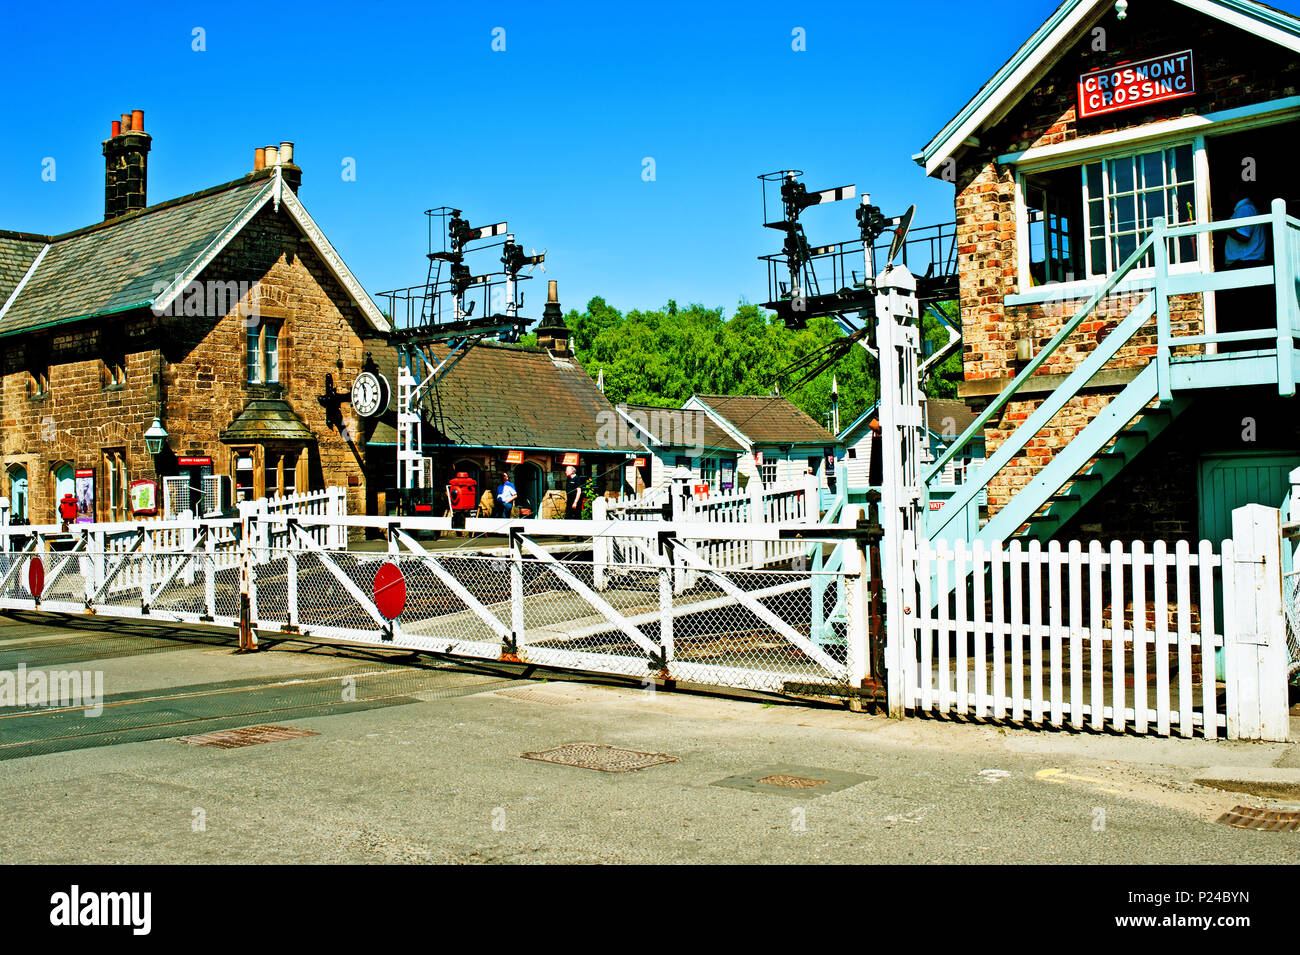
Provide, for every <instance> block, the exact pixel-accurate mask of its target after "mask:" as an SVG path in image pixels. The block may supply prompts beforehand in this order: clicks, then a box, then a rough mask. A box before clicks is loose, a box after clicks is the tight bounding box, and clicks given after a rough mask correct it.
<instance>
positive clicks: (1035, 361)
mask: <svg viewBox="0 0 1300 955" xmlns="http://www.w3.org/2000/svg"><path fill="white" fill-rule="evenodd" d="M1157 221H1162V220H1157ZM1156 234H1157V230H1156V229H1154V228H1153V229H1152V230H1151V234H1150V235H1148V236H1147V237H1146V239H1144V240H1143V241H1142V243H1141V244H1140V245H1139V246H1138V247H1137V249H1135V250H1134V252H1133V254H1132V255H1130V256H1129V257H1128V258H1127V259H1125V260H1124V262H1123V263H1122V264H1121V265H1120V267H1119V268H1118V269H1116V270H1115V271H1114V272H1112V273H1111V274H1110V276H1109V277H1108V278H1107V279H1106V281H1105V282H1103V283H1102V284H1101V286H1100V287H1099V288H1098V289H1097V291H1096V292H1094V293H1093V295H1092V297H1091V298H1090V299H1088V302H1087V304H1086V305H1084V306H1083V308H1081V309H1079V311H1077V312H1076V313H1075V314H1074V317H1073V318H1071V319H1070V320H1069V321H1068V322H1066V323H1065V324H1064V325H1062V326H1061V329H1060V331H1058V332H1057V333H1056V334H1055V335H1053V336H1052V337H1051V339H1050V340H1049V341H1048V342H1047V344H1046V345H1044V346H1043V347H1042V348H1041V349H1040V350H1039V352H1038V354H1036V355H1034V357H1033V358H1031V359H1030V360H1029V363H1028V364H1026V365H1025V367H1024V368H1022V369H1021V370H1020V373H1019V374H1018V375H1016V377H1015V378H1013V379H1011V383H1010V384H1008V385H1007V386H1006V387H1005V388H1003V389H1002V391H1001V393H1000V394H999V395H998V396H997V397H996V398H994V399H993V400H992V401H991V402H989V404H988V407H986V408H985V409H984V410H983V411H981V412H980V413H979V414H978V415H977V416H976V418H975V420H974V421H972V422H971V423H970V425H969V426H968V427H967V428H966V430H965V431H963V432H962V433H961V435H960V436H959V437H958V438H957V440H956V441H954V442H953V443H952V444H951V445H949V446H948V447H947V448H946V449H945V450H944V452H943V453H942V454H940V455H939V457H937V458H936V459H935V461H934V463H933V464H931V465H930V467H929V469H928V470H927V471H926V473H925V484H926V486H927V487H928V486H929V485H930V483H931V482H932V481H933V480H934V478H935V476H936V475H938V474H939V473H941V472H942V471H943V468H944V465H946V464H947V463H948V462H949V461H951V460H952V459H953V458H955V457H956V456H957V454H958V453H959V452H960V451H961V450H962V449H963V448H964V447H966V445H967V444H969V443H970V442H971V440H972V439H973V438H976V437H978V436H980V435H982V434H983V433H984V425H986V424H987V423H988V421H989V419H990V418H992V417H993V416H994V415H995V414H997V413H998V412H999V411H1001V410H1002V409H1003V408H1005V407H1006V406H1007V404H1008V403H1010V401H1011V399H1012V398H1013V397H1015V394H1016V392H1018V391H1019V390H1020V388H1021V387H1022V386H1023V385H1024V383H1025V382H1026V381H1028V380H1029V379H1030V378H1031V377H1033V375H1034V373H1035V372H1036V371H1038V369H1039V368H1041V367H1042V365H1043V363H1044V362H1046V361H1047V359H1048V358H1050V357H1051V356H1052V353H1053V352H1055V351H1056V349H1057V348H1059V347H1060V346H1061V344H1062V343H1063V342H1064V341H1065V340H1066V339H1067V338H1069V337H1070V336H1071V335H1073V334H1074V332H1075V331H1076V330H1077V329H1078V328H1079V326H1080V325H1082V324H1083V322H1084V320H1085V319H1086V318H1087V317H1088V316H1089V315H1090V314H1092V312H1093V310H1094V309H1095V308H1096V307H1097V306H1098V305H1099V304H1100V303H1101V301H1102V299H1104V298H1105V297H1106V296H1107V295H1109V294H1110V293H1111V292H1112V291H1114V289H1115V287H1116V286H1117V285H1118V284H1119V283H1120V282H1121V281H1122V280H1123V279H1124V278H1125V277H1127V275H1128V274H1129V272H1131V271H1133V269H1134V268H1135V267H1136V265H1137V263H1138V262H1140V261H1142V259H1143V258H1144V257H1145V256H1146V254H1147V253H1148V252H1150V251H1151V249H1152V248H1153V247H1154V245H1155V240H1156ZM946 506H947V505H945V507H946Z"/></svg>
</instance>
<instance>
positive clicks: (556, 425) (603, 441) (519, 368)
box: [367, 342, 639, 451]
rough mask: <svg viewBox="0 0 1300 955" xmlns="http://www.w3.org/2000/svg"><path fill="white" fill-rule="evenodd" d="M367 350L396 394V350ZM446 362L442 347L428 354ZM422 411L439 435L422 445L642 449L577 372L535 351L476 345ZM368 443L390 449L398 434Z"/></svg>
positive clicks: (383, 429)
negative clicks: (628, 435)
mask: <svg viewBox="0 0 1300 955" xmlns="http://www.w3.org/2000/svg"><path fill="white" fill-rule="evenodd" d="M367 344H368V347H369V348H370V349H371V354H372V356H373V357H374V359H375V363H376V364H377V365H378V366H379V370H380V371H381V372H382V373H383V374H384V376H385V377H386V378H387V379H388V381H389V384H390V386H391V387H392V388H393V389H396V388H397V355H396V351H395V350H394V349H393V348H392V347H391V346H388V345H384V344H382V343H379V342H369V343H367ZM446 357H447V348H446V346H444V345H435V346H433V347H431V348H430V358H432V359H433V361H434V362H435V363H437V362H440V361H442V360H443V359H444V358H446ZM393 406H394V407H395V406H396V397H394V399H393ZM424 408H425V420H426V421H427V422H428V423H429V425H430V426H431V427H432V428H433V429H434V430H435V432H436V433H435V434H427V433H426V437H425V443H426V444H427V445H439V444H441V445H446V446H457V447H466V448H520V449H526V448H535V449H539V450H547V451H602V450H614V451H634V450H639V448H638V446H636V445H633V444H631V443H629V442H628V441H627V440H626V428H625V427H619V421H618V415H617V413H616V412H615V411H614V407H613V405H611V404H610V403H609V400H608V399H607V398H606V397H605V395H604V393H603V392H601V390H600V389H599V388H597V387H596V383H595V382H594V381H593V380H592V378H591V376H590V375H589V374H587V372H586V370H585V369H584V368H583V367H582V365H580V364H579V363H578V362H577V361H576V360H574V359H568V360H559V361H557V360H555V359H552V358H551V356H550V354H549V353H548V352H547V351H545V350H544V349H540V348H527V347H524V346H520V345H502V344H499V343H496V342H481V343H479V344H477V345H475V346H473V347H472V348H470V349H469V350H468V352H467V353H466V354H465V356H464V357H463V358H461V359H460V360H459V361H458V362H457V363H456V364H455V366H454V367H452V368H451V369H450V371H448V372H447V373H446V374H444V375H443V376H441V377H440V378H439V380H438V383H437V387H436V388H434V389H433V390H432V391H431V393H430V396H429V400H428V401H427V402H426V403H425V406H424ZM389 418H390V419H391V418H392V416H391V415H389ZM370 440H371V442H372V443H377V444H391V443H394V442H395V441H396V432H395V430H394V429H393V426H392V424H391V423H390V422H389V421H384V422H381V423H380V424H379V425H378V426H377V427H376V429H375V432H374V434H372V435H371V438H370Z"/></svg>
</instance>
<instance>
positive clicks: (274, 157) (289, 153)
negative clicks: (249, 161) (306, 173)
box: [253, 142, 302, 192]
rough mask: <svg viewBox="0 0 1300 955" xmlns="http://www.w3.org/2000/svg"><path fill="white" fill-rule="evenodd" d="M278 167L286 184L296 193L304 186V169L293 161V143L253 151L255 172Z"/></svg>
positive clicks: (261, 147)
mask: <svg viewBox="0 0 1300 955" xmlns="http://www.w3.org/2000/svg"><path fill="white" fill-rule="evenodd" d="M276 167H278V168H279V170H280V176H281V178H282V179H284V184H285V185H286V186H288V187H289V188H290V189H292V190H293V191H294V192H297V191H298V187H299V186H301V185H302V168H301V167H300V166H298V165H297V164H295V163H294V161H293V143H287V142H286V143H281V144H280V145H279V146H259V147H258V148H257V149H254V150H253V172H257V171H259V170H261V169H274V168H276Z"/></svg>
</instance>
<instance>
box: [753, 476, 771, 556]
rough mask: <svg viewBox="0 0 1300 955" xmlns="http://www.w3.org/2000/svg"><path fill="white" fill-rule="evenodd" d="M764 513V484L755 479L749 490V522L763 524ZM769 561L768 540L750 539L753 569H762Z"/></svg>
mask: <svg viewBox="0 0 1300 955" xmlns="http://www.w3.org/2000/svg"><path fill="white" fill-rule="evenodd" d="M766 516H767V515H766V514H764V513H763V485H762V484H760V483H759V482H758V481H754V482H753V484H752V487H751V488H750V490H749V523H751V524H762V523H764V519H765V518H766ZM766 563H767V542H766V541H759V540H753V539H752V538H751V539H750V541H749V567H750V569H751V570H762V569H763V566H764V565H765V564H766Z"/></svg>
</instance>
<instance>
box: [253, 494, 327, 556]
mask: <svg viewBox="0 0 1300 955" xmlns="http://www.w3.org/2000/svg"><path fill="white" fill-rule="evenodd" d="M238 507H239V517H240V520H242V521H244V522H247V521H248V520H249V519H250V518H251V519H254V520H255V521H256V522H257V523H256V527H257V531H256V533H257V535H258V539H257V540H256V541H255V542H254V545H255V546H256V547H257V548H258V552H259V553H260V554H262V555H265V553H266V551H267V549H268V548H273V547H292V546H293V543H292V540H291V538H292V535H291V534H290V533H289V531H288V530H287V529H286V528H285V526H284V525H282V524H279V523H277V522H275V521H272V520H269V519H270V518H277V517H302V516H308V515H310V516H312V517H347V514H348V497H347V491H346V490H345V489H344V488H341V487H327V488H325V489H324V490H323V491H304V492H302V493H301V494H285V495H276V496H275V497H262V498H258V499H256V500H253V501H240V502H239V505H238ZM308 534H309V536H310V537H311V539H312V540H313V541H315V542H316V543H317V544H319V545H320V546H321V547H324V548H325V549H326V550H342V549H343V548H344V547H346V546H347V528H346V527H345V526H344V525H343V524H339V523H329V524H313V525H312V526H311V528H310V530H309V531H308Z"/></svg>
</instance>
